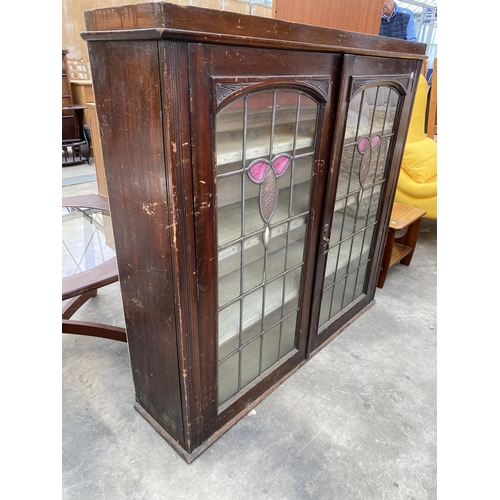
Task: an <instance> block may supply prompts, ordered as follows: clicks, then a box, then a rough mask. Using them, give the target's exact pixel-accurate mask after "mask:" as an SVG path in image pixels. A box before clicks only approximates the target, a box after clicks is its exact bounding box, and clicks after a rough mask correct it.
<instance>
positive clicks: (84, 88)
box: [71, 62, 108, 197]
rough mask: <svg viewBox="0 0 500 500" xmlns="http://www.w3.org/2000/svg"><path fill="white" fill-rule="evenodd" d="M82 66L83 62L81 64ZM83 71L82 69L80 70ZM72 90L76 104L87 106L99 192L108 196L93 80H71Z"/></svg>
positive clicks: (86, 120)
mask: <svg viewBox="0 0 500 500" xmlns="http://www.w3.org/2000/svg"><path fill="white" fill-rule="evenodd" d="M79 64H80V66H81V64H82V62H79ZM80 69H81V68H80ZM72 74H73V76H78V75H82V76H90V72H89V73H87V74H85V73H83V71H80V72H77V71H73V73H72ZM71 88H72V92H73V98H74V101H75V103H78V104H81V105H84V106H85V111H84V118H83V120H84V123H85V125H86V126H88V128H89V132H90V137H91V140H90V144H91V154H92V157H93V159H94V167H95V172H96V178H97V192H98V193H99V194H100V195H102V196H104V197H107V196H108V188H107V186H106V173H105V170H104V160H103V157H102V146H101V134H100V132H99V121H98V119H97V111H96V107H95V98H94V89H93V87H92V80H90V79H86V80H79V79H72V80H71Z"/></svg>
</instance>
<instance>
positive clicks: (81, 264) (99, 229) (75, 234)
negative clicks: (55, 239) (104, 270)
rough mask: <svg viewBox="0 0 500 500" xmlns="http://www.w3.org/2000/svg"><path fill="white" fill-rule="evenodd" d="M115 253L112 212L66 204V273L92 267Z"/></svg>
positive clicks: (63, 217)
mask: <svg viewBox="0 0 500 500" xmlns="http://www.w3.org/2000/svg"><path fill="white" fill-rule="evenodd" d="M114 256H115V245H114V239H113V232H112V229H111V218H110V216H109V213H108V212H103V211H101V210H96V209H91V208H83V207H78V208H73V207H71V208H70V207H63V208H62V277H63V278H66V277H68V276H73V275H75V274H79V273H82V272H84V271H88V270H89V269H92V268H94V267H97V266H99V265H101V264H104V262H106V261H108V260H110V259H112V258H113V257H114Z"/></svg>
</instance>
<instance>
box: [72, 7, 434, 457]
mask: <svg viewBox="0 0 500 500" xmlns="http://www.w3.org/2000/svg"><path fill="white" fill-rule="evenodd" d="M85 19H86V28H87V31H86V32H85V33H84V34H82V36H83V37H84V38H85V39H86V40H87V41H88V47H89V56H90V62H91V67H92V74H93V78H94V82H93V83H94V92H95V98H96V107H97V114H98V118H99V123H100V127H101V136H102V149H103V156H104V163H105V165H106V178H107V186H108V194H109V207H110V212H111V217H112V222H113V231H114V239H115V245H116V256H117V262H118V271H119V276H120V286H121V293H122V299H123V306H124V312H125V321H126V324H127V336H128V343H129V349H130V360H131V366H132V374H133V379H134V385H135V389H136V399H137V403H136V408H137V410H138V411H139V412H140V413H141V415H143V416H144V418H146V419H147V420H148V421H149V422H150V423H151V424H152V425H153V427H154V428H155V429H156V430H157V431H158V432H159V433H160V434H161V435H162V436H163V437H165V439H166V440H167V441H168V442H169V443H170V444H171V445H172V446H173V447H174V449H176V450H177V451H178V452H179V454H180V455H181V456H182V457H183V458H184V459H185V460H186V461H187V462H191V461H192V460H193V459H194V458H196V457H197V456H199V454H200V453H202V452H203V451H204V450H205V449H206V448H207V447H208V446H210V444H212V443H213V442H214V441H215V440H216V439H218V438H219V437H220V436H221V435H222V434H223V433H224V432H225V431H226V430H227V429H229V428H230V427H231V426H232V425H234V424H235V422H237V421H238V420H239V419H240V418H242V416H243V415H245V414H246V413H247V412H248V411H249V410H250V409H251V408H252V407H254V406H255V405H256V404H257V403H258V402H259V401H261V400H262V399H263V398H264V397H265V396H266V395H267V394H269V392H270V391H272V390H273V389H274V388H276V387H277V386H279V384H281V383H282V382H283V381H284V380H285V379H286V378H287V377H288V376H290V375H291V374H292V373H293V372H294V371H295V370H297V369H298V368H299V367H300V366H302V365H303V364H304V363H305V362H306V360H307V359H308V357H310V356H312V355H313V354H315V353H316V352H318V351H319V350H320V349H321V348H322V347H323V346H324V345H326V343H328V342H329V341H331V339H332V338H335V337H336V336H337V335H338V334H339V333H340V332H341V331H342V330H343V329H344V328H345V327H346V326H347V325H348V324H350V323H351V322H352V321H354V320H355V319H356V318H357V317H358V316H359V315H360V314H362V312H363V311H365V310H366V309H367V308H369V307H371V306H372V305H373V298H374V293H375V286H376V279H377V276H378V274H377V271H378V269H379V268H380V262H381V258H382V247H383V241H385V235H386V231H387V227H386V226H387V221H388V217H389V208H388V207H389V206H391V205H392V202H393V197H394V191H395V185H396V181H397V176H398V173H399V165H400V161H401V154H402V148H403V144H404V139H405V137H406V132H407V127H408V121H409V114H410V111H411V106H412V102H413V97H414V92H413V85H410V86H409V88H408V89H406V90H405V91H404V92H402V94H404V97H403V99H402V102H403V105H402V108H401V112H400V114H399V117H398V121H397V122H396V135H397V139H396V140H395V141H394V143H395V146H394V147H393V149H392V151H391V152H390V155H391V156H390V168H389V175H388V177H387V181H386V185H385V186H386V188H385V191H384V193H383V195H382V203H381V207H380V210H379V223H378V226H377V230H376V236H375V239H374V243H373V245H372V255H371V261H372V262H373V265H372V267H373V269H371V270H370V272H369V277H368V285H367V286H366V293H365V294H364V295H363V296H361V297H360V298H359V300H357V301H356V302H355V303H354V304H352V307H350V308H349V310H348V311H346V312H345V313H343V314H342V317H340V318H338V319H336V320H335V321H333V322H332V323H331V324H329V325H327V327H326V328H324V329H323V331H322V332H320V334H319V335H317V331H316V330H317V325H318V316H319V306H320V303H319V299H320V295H321V293H320V292H321V290H322V285H323V280H324V273H325V266H326V258H324V257H322V254H321V249H322V248H323V244H324V243H323V237H324V236H325V235H326V233H325V224H329V227H330V226H331V220H330V221H329V219H328V217H330V218H331V212H332V211H333V206H334V202H335V191H336V188H337V176H338V172H339V164H340V159H341V154H342V146H343V135H344V131H345V128H346V116H347V110H348V102H349V99H350V96H351V92H352V88H353V85H354V83H353V82H359V81H360V79H361V78H364V81H365V83H364V85H365V86H366V85H372V84H373V85H375V84H380V83H382V82H388V83H389V84H390V85H393V86H396V87H397V86H401V85H400V83H398V75H399V76H400V75H407V74H410V73H412V72H414V73H415V75H417V74H418V72H419V70H420V66H421V61H422V59H423V58H424V57H425V56H424V53H425V46H424V45H423V44H417V43H412V42H406V41H398V40H393V39H384V38H381V37H378V36H368V35H362V34H360V33H354V32H347V31H340V30H332V29H327V28H318V27H314V26H308V25H300V24H295V23H290V22H283V21H276V20H272V19H271V20H270V19H264V18H258V17H256V16H253V17H252V16H243V15H239V14H234V13H230V12H220V11H210V10H207V9H197V8H192V7H180V6H176V5H171V4H164V3H154V4H139V5H137V6H126V7H113V8H108V9H98V10H94V11H89V12H86V13H85ZM356 79H357V80H356ZM315 80H316V81H315ZM318 80H319V81H322V83H320V84H319V85H318ZM220 82H223V83H224V82H225V83H229V84H231V85H233V87H234V88H235V89H236V90H235V91H234V92H235V93H233V94H232V95H229V96H221V97H219V96H218V94H217V84H218V83H220ZM241 83H244V85H243V86H241V85H240V84H241ZM234 84H238V85H240V86H239V87H238V86H237V85H234ZM398 88H399V87H398ZM262 89H294V90H299V91H300V92H301V93H303V94H304V95H307V96H309V97H311V98H312V99H314V100H315V101H316V102H317V103H319V108H320V114H319V117H318V122H317V126H318V133H317V142H316V150H315V156H314V167H313V175H312V180H311V182H312V191H311V197H310V200H309V221H308V226H307V233H306V244H305V254H304V267H303V273H302V281H301V287H300V292H299V297H300V308H299V314H298V321H297V325H298V326H297V331H296V337H295V349H293V350H292V351H291V352H290V353H289V354H287V355H286V356H285V357H283V358H282V359H281V360H280V361H279V362H278V363H276V364H274V365H273V366H272V367H271V368H270V369H269V370H267V371H266V372H264V373H263V374H262V375H261V376H259V377H258V378H256V379H255V380H254V381H253V382H251V383H250V384H248V386H247V387H245V389H244V390H242V391H240V392H238V394H237V395H236V396H235V397H232V398H230V399H229V400H228V401H226V402H225V403H224V404H223V405H221V406H219V405H218V379H217V377H218V369H217V365H218V347H217V346H218V338H217V337H218V335H217V332H218V305H219V304H218V286H219V285H218V266H219V264H218V248H217V238H218V225H223V224H224V222H225V221H224V220H218V219H217V217H218V211H217V201H218V200H217V181H216V176H215V165H216V152H215V137H214V131H215V116H216V113H217V111H218V110H219V109H221V108H222V107H223V106H225V105H226V104H227V103H228V102H229V101H230V100H231V99H234V98H237V97H241V96H243V95H249V94H250V93H252V92H256V91H258V90H262ZM328 214H330V215H328Z"/></svg>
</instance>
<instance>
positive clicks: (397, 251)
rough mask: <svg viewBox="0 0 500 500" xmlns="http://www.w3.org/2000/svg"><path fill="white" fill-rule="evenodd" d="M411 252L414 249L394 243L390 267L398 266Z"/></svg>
mask: <svg viewBox="0 0 500 500" xmlns="http://www.w3.org/2000/svg"><path fill="white" fill-rule="evenodd" d="M411 251H412V249H411V248H410V247H407V246H405V245H400V244H399V243H394V247H393V248H392V254H391V261H390V264H389V267H392V266H393V265H394V264H396V263H397V262H399V261H400V260H401V259H403V258H404V257H406V256H407V255H408V254H409V253H410V252H411Z"/></svg>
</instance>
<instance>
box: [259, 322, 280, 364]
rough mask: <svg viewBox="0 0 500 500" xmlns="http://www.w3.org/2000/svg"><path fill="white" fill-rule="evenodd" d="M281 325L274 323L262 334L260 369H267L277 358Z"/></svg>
mask: <svg viewBox="0 0 500 500" xmlns="http://www.w3.org/2000/svg"><path fill="white" fill-rule="evenodd" d="M280 332H281V325H276V326H274V327H273V328H271V329H270V330H268V331H267V332H265V333H264V336H263V346H262V371H264V370H267V369H268V368H269V367H270V366H272V365H273V364H274V363H276V361H278V358H279V349H280Z"/></svg>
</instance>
